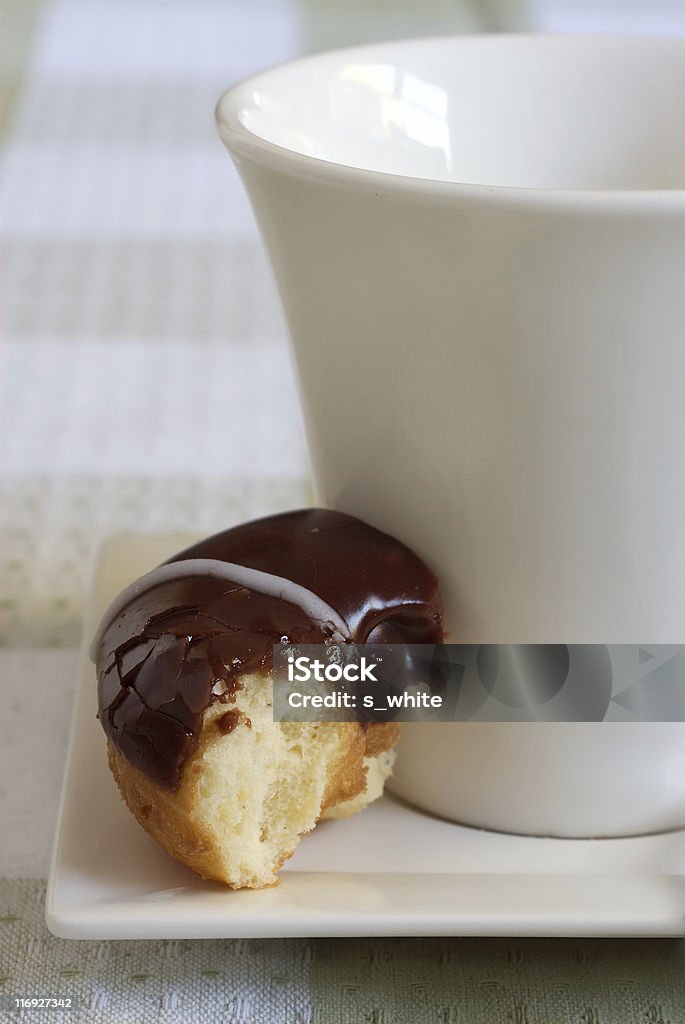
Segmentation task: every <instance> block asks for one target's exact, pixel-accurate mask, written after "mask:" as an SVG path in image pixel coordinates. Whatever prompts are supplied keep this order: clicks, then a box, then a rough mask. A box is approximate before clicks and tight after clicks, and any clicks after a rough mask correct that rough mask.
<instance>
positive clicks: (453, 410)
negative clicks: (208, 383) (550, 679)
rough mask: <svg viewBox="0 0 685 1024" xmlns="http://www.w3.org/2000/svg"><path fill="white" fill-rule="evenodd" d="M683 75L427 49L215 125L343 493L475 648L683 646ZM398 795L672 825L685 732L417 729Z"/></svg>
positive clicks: (519, 50)
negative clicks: (261, 246) (240, 184)
mask: <svg viewBox="0 0 685 1024" xmlns="http://www.w3.org/2000/svg"><path fill="white" fill-rule="evenodd" d="M684 65H685V40H682V41H681V40H640V39H614V38H607V37H605V38H590V37H544V36H530V37H529V36H492V37H461V38H451V39H450V38H444V39H433V40H414V41H408V42H400V43H391V44H384V45H374V46H369V47H361V48H356V49H352V50H346V51H339V52H334V53H330V54H323V55H319V56H315V57H311V58H307V59H304V60H301V61H297V62H294V63H291V64H289V65H284V66H282V67H279V68H275V69H272V70H270V71H267V72H264V73H263V74H260V75H258V76H256V77H254V78H252V79H250V80H248V81H247V82H244V83H242V84H241V85H238V86H236V87H235V88H233V89H231V90H229V92H227V93H226V94H225V95H224V96H223V97H222V99H221V100H220V102H219V107H218V122H219V130H220V133H221V136H222V138H223V140H224V141H225V143H226V145H227V146H228V148H229V150H230V151H231V154H232V156H233V158H234V160H235V162H236V164H237V166H238V169H239V171H240V174H241V175H242V178H243V181H244V183H245V186H246V189H247V191H248V193H249V196H250V199H251V202H252V205H253V208H254V211H255V214H256V216H257V219H258V222H259V225H260V228H261V231H262V234H263V237H264V240H265V243H266V245H267V248H268V251H269V254H270V256H271V260H272V263H273V266H274V270H275V273H276V278H277V281H278V284H279V287H280V291H281V295H282V299H283V303H284V306H285V310H286V315H287V318H288V322H289V326H290V330H291V334H292V339H293V349H294V355H295V361H296V364H297V370H298V376H299V381H300V390H301V398H302V405H303V410H304V417H305V424H306V428H307V432H308V439H309V445H310V452H311V457H312V461H313V467H314V476H315V481H316V486H317V490H318V497H319V499H320V500H321V502H322V503H324V504H327V505H330V506H333V507H335V508H339V509H342V510H344V511H347V512H351V513H354V514H356V515H358V516H360V517H361V518H363V519H366V520H368V521H369V522H371V523H373V524H374V525H376V526H378V527H380V528H381V529H384V530H387V531H388V532H389V533H392V534H395V535H396V536H398V537H399V538H401V539H402V540H404V541H405V542H406V543H407V544H409V545H410V546H411V547H412V548H414V549H415V550H416V551H417V552H418V553H419V554H421V555H422V556H423V557H424V558H425V559H426V561H427V562H428V563H429V564H430V565H432V566H433V568H434V569H435V571H436V572H437V574H438V576H439V578H440V581H441V586H442V589H443V593H444V596H445V602H446V611H447V622H448V626H449V628H450V630H451V636H450V639H451V640H453V641H455V642H488V643H585V644H588V643H651V644H658V643H678V642H681V641H682V640H683V637H684V635H685V131H684V130H683V126H684V125H685V74H683V67H684ZM436 730H438V731H437V732H436ZM393 785H394V790H395V791H396V792H397V793H399V794H401V795H403V796H405V797H407V798H408V799H410V800H412V801H414V802H416V803H417V804H419V805H421V806H423V807H425V808H427V809H429V810H432V811H434V812H436V813H438V814H441V815H444V816H446V817H450V818H453V819H455V820H461V821H466V822H471V823H475V824H478V825H484V826H489V827H493V828H502V829H507V830H513V831H527V832H534V833H547V834H559V835H591V834H607V835H608V834H626V833H633V832H642V831H649V830H655V829H662V828H670V827H676V826H680V825H684V824H685V724H682V723H671V724H668V723H656V724H635V723H630V724H627V723H626V724H624V723H611V724H609V723H600V724H586V725H581V724H559V725H556V724H549V723H544V724H541V725H524V724H516V725H497V724H493V725H486V724H478V725H474V724H466V725H438V726H421V725H416V726H412V727H410V728H405V736H404V739H403V741H402V745H401V751H400V758H399V763H398V768H397V772H396V776H395V780H394V784H393ZM522 794H524V796H523V797H522Z"/></svg>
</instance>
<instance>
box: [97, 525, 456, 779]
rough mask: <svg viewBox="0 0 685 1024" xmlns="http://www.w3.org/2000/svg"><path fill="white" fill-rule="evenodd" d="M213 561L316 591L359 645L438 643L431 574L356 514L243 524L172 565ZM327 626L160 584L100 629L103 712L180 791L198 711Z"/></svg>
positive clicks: (235, 593)
mask: <svg viewBox="0 0 685 1024" xmlns="http://www.w3.org/2000/svg"><path fill="white" fill-rule="evenodd" d="M196 558H209V559H218V560H220V561H223V562H231V563H235V564H237V565H243V566H248V567H249V568H251V569H257V570H260V571H262V572H266V573H270V574H273V575H274V576H280V577H284V578H285V579H287V580H291V581H293V582H294V583H297V584H299V585H300V586H302V587H305V588H307V590H310V591H312V592H313V593H314V594H317V595H318V596H319V597H320V598H322V599H323V600H324V601H326V602H327V604H328V605H330V606H331V607H332V608H333V609H335V610H336V611H337V612H338V614H339V615H340V617H341V618H342V619H343V620H344V621H345V623H346V624H347V627H348V631H349V638H350V640H351V641H352V642H354V643H359V644H363V643H391V642H394V643H412V644H420V643H439V642H440V641H441V640H442V604H441V601H440V596H439V592H438V583H437V580H436V578H435V576H434V574H433V573H432V572H431V571H430V569H428V568H427V566H425V565H424V564H423V562H422V561H421V560H420V559H419V558H418V557H417V556H416V555H414V554H413V553H412V552H411V551H410V550H409V548H407V547H405V546H404V545H403V544H401V543H400V542H399V541H397V540H394V539H393V538H392V537H389V536H388V535H387V534H384V533H381V532H380V531H378V530H375V529H373V527H371V526H368V525H367V524H366V523H363V522H361V521H360V520H359V519H354V518H353V517H352V516H348V515H344V514H343V513H341V512H332V511H329V510H327V509H303V510H301V511H297V512H286V513H283V514H281V515H275V516H269V517H268V518H265V519H258V520H255V521H254V522H250V523H244V524H242V525H240V526H236V527H234V528H233V529H231V530H226V531H225V532H223V533H219V534H216V535H215V536H213V537H209V538H208V539H207V540H204V541H202V542H201V543H199V544H196V545H194V546H193V547H191V548H187V549H186V550H185V551H182V552H181V553H180V554H178V555H176V556H175V557H174V558H173V559H169V561H170V562H183V561H184V560H188V559H196ZM330 636H331V627H330V625H327V624H326V623H322V622H315V621H312V619H310V618H309V616H308V615H307V614H306V613H305V612H304V611H303V610H302V609H301V608H300V607H298V606H297V605H296V604H293V603H290V602H289V601H286V600H283V599H282V598H279V597H273V596H268V595H266V594H263V593H258V592H257V591H256V590H251V589H248V588H247V587H245V586H240V585H238V584H232V583H230V582H228V581H226V580H221V579H215V578H214V579H212V578H208V577H203V576H202V575H197V574H193V575H188V576H185V577H183V578H182V579H174V580H167V581H164V582H161V583H157V584H154V585H152V586H151V587H150V588H149V589H145V590H143V592H142V593H140V594H138V595H136V596H134V597H133V598H132V600H131V601H130V602H129V603H128V604H126V605H125V607H124V608H123V609H122V610H121V611H120V612H119V614H118V615H116V616H115V618H114V620H113V621H112V622H111V623H109V624H108V626H107V628H106V629H105V631H104V634H103V637H102V641H101V643H100V645H99V649H98V651H97V659H96V660H97V670H98V708H99V711H98V717H99V719H100V722H101V723H102V726H103V728H104V730H105V733H106V734H107V737H108V739H109V740H111V742H112V743H113V744H114V746H115V747H117V749H118V750H119V751H120V752H121V754H123V756H124V757H126V758H127V759H128V760H129V761H130V762H131V764H133V765H134V766H135V767H136V768H138V769H140V771H142V772H144V773H145V774H146V775H147V776H148V777H149V778H151V779H152V780H153V781H154V782H156V783H158V784H159V785H160V786H163V787H164V788H167V789H176V788H178V786H179V784H180V781H181V776H182V772H183V765H184V763H185V761H186V760H187V758H188V757H189V755H190V754H191V753H192V752H193V750H194V749H195V747H196V745H197V742H198V739H199V733H200V730H201V726H202V716H203V713H204V711H205V710H206V708H207V707H208V706H209V705H210V704H211V703H213V702H214V701H221V702H223V703H227V704H232V703H233V702H234V701H235V694H236V692H237V691H238V690H240V689H242V686H243V684H242V682H241V677H242V676H243V675H245V674H248V673H250V672H253V671H257V670H262V669H263V670H269V669H270V668H271V663H272V654H273V651H272V648H273V645H274V644H277V643H285V642H292V643H300V644H305V643H309V644H317V643H323V642H325V641H326V640H327V639H329V638H330Z"/></svg>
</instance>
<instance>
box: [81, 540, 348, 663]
mask: <svg viewBox="0 0 685 1024" xmlns="http://www.w3.org/2000/svg"><path fill="white" fill-rule="evenodd" d="M188 576H204V577H205V578H206V577H209V578H210V579H216V580H226V582H228V583H237V584H238V585H239V586H241V587H245V588H246V589H247V590H252V591H254V592H255V593H257V594H267V595H268V596H269V597H278V598H280V599H281V600H282V601H287V602H288V603H289V604H294V605H296V606H297V607H298V608H301V609H302V611H303V612H304V613H305V614H306V615H308V616H309V618H310V619H312V620H313V621H314V622H318V623H330V624H331V625H332V626H333V627H334V632H333V634H332V637H331V639H332V640H334V641H335V642H337V643H340V642H344V641H346V640H349V639H350V630H349V626H348V625H347V623H346V622H345V620H344V619H343V618H342V617H341V616H340V615H339V614H338V612H336V610H335V609H334V608H331V606H330V605H329V604H327V603H326V602H325V601H324V600H323V599H322V598H320V597H319V596H318V594H314V593H313V592H312V591H311V590H307V588H306V587H302V586H300V584H299V583H294V582H293V581H292V580H287V579H285V577H283V576H273V575H272V574H271V573H270V572H262V571H261V570H260V569H250V568H249V567H248V566H246V565H236V564H235V563H234V562H222V561H221V559H218V558H186V559H183V560H181V561H180V562H167V563H166V564H165V565H158V566H157V568H156V569H152V571H151V572H147V573H145V575H144V576H141V577H140V578H139V579H137V580H135V581H134V582H133V583H129V585H128V586H127V587H125V588H124V589H123V590H122V591H121V593H120V594H118V595H117V596H116V597H115V598H114V600H113V601H112V603H111V604H110V605H109V607H108V608H107V610H106V612H105V613H104V615H103V616H102V618H101V620H100V625H99V626H98V628H97V629H96V631H95V636H94V637H93V640H92V643H91V645H90V651H89V654H90V660H91V661H96V660H97V653H98V650H99V648H100V644H101V643H102V638H103V636H104V635H105V633H106V632H107V630H108V629H109V627H110V625H111V624H112V623H113V622H114V620H115V619H116V617H117V616H118V615H119V614H120V613H121V612H122V611H123V610H124V608H126V606H127V605H128V604H130V603H131V601H133V599H134V598H136V597H138V596H139V595H140V594H143V593H145V591H146V590H151V589H152V588H153V587H155V586H157V584H159V583H168V582H170V581H171V580H180V579H185V578H187V577H188Z"/></svg>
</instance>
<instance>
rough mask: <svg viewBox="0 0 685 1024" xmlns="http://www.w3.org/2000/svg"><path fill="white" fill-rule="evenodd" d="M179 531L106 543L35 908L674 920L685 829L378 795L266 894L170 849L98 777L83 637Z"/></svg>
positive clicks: (155, 914)
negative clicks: (225, 883)
mask: <svg viewBox="0 0 685 1024" xmlns="http://www.w3.org/2000/svg"><path fill="white" fill-rule="evenodd" d="M193 539H194V538H189V537H187V536H179V535H178V534H176V535H174V536H164V537H160V536H156V537H121V538H115V539H113V540H112V541H110V542H109V543H108V544H107V545H105V547H104V549H103V551H102V555H101V558H100V561H99V565H98V569H97V571H96V574H95V580H94V584H93V591H92V599H91V601H90V605H89V607H90V613H89V615H88V621H87V622H86V628H85V631H84V644H83V650H82V655H81V662H80V678H79V683H78V688H77V694H76V702H75V708H74V718H73V724H72V732H71V739H70V749H69V756H68V759H67V768H66V774H65V780H64V788H63V792H62V800H61V806H60V813H59V821H58V826H57V835H56V839H55V847H54V851H53V857H52V864H51V867H50V877H49V881H48V894H47V905H46V919H47V923H48V927H49V928H50V930H51V931H53V932H54V933H55V934H56V935H60V936H64V937H66V938H82V939H123V938H214V937H231V936H238V937H243V936H245V937H258V936H294V935H301V936H315V935H348V936H351V935H622V936H636V935H662V936H674V935H683V934H685V831H679V832H671V833H668V834H664V835H658V836H648V837H643V838H638V839H609V840H560V839H534V838H526V837H520V836H509V835H504V834H500V833H493V832H485V831H482V830H478V829H471V828H463V827H461V826H459V825H453V824H450V823H448V822H445V821H441V820H438V819H437V818H433V817H430V816H429V815H426V814H423V813H421V812H419V811H416V810H413V809H411V808H409V807H407V806H405V805H403V804H401V803H400V802H398V801H396V800H394V799H393V798H391V797H385V798H384V799H383V800H380V801H379V802H378V803H376V804H374V805H372V807H370V808H369V809H368V810H366V811H364V812H363V813H362V814H360V815H357V816H356V817H354V818H351V819H350V820H348V821H330V822H324V823H323V824H321V825H319V826H318V827H317V828H316V830H315V831H314V832H313V833H312V834H311V835H310V836H307V837H306V838H305V839H304V840H303V841H302V843H301V845H300V847H299V848H298V850H297V852H296V854H295V856H294V857H293V858H292V859H291V860H290V861H289V862H288V863H287V864H286V866H285V868H284V870H283V872H282V880H281V884H280V885H279V886H278V887H277V888H274V889H267V890H264V891H261V892H249V891H242V892H232V891H230V890H227V889H225V888H224V887H222V886H220V885H218V884H214V883H209V882H204V881H202V879H200V878H198V877H196V876H195V875H194V874H193V873H192V872H191V871H190V870H188V869H186V868H184V867H183V866H182V865H180V864H177V863H176V862H175V861H173V860H171V858H169V857H168V856H167V855H166V854H165V853H164V852H163V851H162V850H161V849H160V848H159V847H158V846H157V845H156V844H155V843H154V842H153V840H152V839H150V838H149V837H148V836H147V835H146V834H145V833H144V832H143V830H142V829H141V828H140V827H139V826H138V825H137V823H136V822H135V820H134V819H133V817H132V816H131V815H130V814H129V813H128V811H127V810H126V808H125V807H124V805H123V803H122V801H121V800H120V798H119V795H118V793H117V790H116V787H115V785H114V782H113V780H112V779H111V777H110V775H109V771H108V769H107V765H106V758H105V738H104V735H103V733H102V730H101V728H100V725H99V723H98V722H97V720H96V718H95V712H96V687H95V672H94V668H93V666H92V665H91V663H90V662H89V660H88V657H87V653H86V649H87V646H88V641H89V639H90V636H91V634H92V633H93V631H94V628H95V625H96V623H97V621H98V619H99V616H100V613H101V611H102V609H103V608H104V607H105V606H106V604H107V603H108V602H109V600H110V599H111V597H113V596H114V594H115V593H116V592H118V591H119V590H120V589H121V588H122V587H123V586H125V584H126V583H128V582H130V580H132V579H133V578H134V577H136V576H139V575H140V574H142V573H143V572H145V571H147V570H148V569H150V568H151V567H152V566H153V565H156V564H157V563H159V562H160V561H163V560H164V559H165V558H167V557H169V555H171V554H172V553H173V552H174V551H177V550H179V549H180V548H182V547H184V546H186V545H187V544H188V543H191V541H192V540H193Z"/></svg>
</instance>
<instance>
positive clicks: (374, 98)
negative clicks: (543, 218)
mask: <svg viewBox="0 0 685 1024" xmlns="http://www.w3.org/2000/svg"><path fill="white" fill-rule="evenodd" d="M684 65H685V40H678V39H661V40H656V39H628V38H625V39H622V38H613V37H589V36H588V37H582V36H579V37H570V36H566V37H565V36H558V37H555V36H472V37H469V36H464V37H456V38H455V37H453V38H442V39H425V40H412V41H408V42H400V43H388V44H382V45H373V46H366V47H358V48H354V49H350V50H341V51H334V52H332V53H327V54H321V55H317V56H315V57H310V58H306V59H303V60H300V61H295V62H292V63H290V64H286V65H282V66H281V67H277V68H274V69H272V70H270V71H267V72H264V73H263V74H260V75H258V76H256V77H254V78H252V79H250V80H248V81H247V82H244V83H242V84H241V85H240V86H237V87H236V88H234V89H232V90H230V91H229V92H228V93H227V94H226V95H225V96H224V98H223V99H222V101H221V102H220V105H219V121H220V123H223V127H224V129H225V132H226V134H227V136H230V134H231V123H233V124H234V125H237V126H239V130H242V131H244V132H247V133H250V134H251V135H253V136H256V137H258V138H259V139H260V140H263V141H264V142H267V143H269V144H272V145H274V146H278V147H282V148H283V149H285V150H290V151H291V152H292V153H296V154H300V155H302V156H305V157H313V158H316V159H318V160H324V161H331V162H333V163H337V164H343V165H345V166H347V167H355V168H359V169H364V170H373V171H383V172H386V173H390V174H397V175H403V176H409V177H414V178H419V179H430V180H439V181H451V182H459V183H464V184H477V185H491V186H508V187H519V188H521V187H522V188H534V189H554V190H558V189H561V190H592V191H604V190H610V191H625V190H630V191H632V190H671V189H683V188H685V131H683V125H685V73H684V72H683V67H684Z"/></svg>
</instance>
